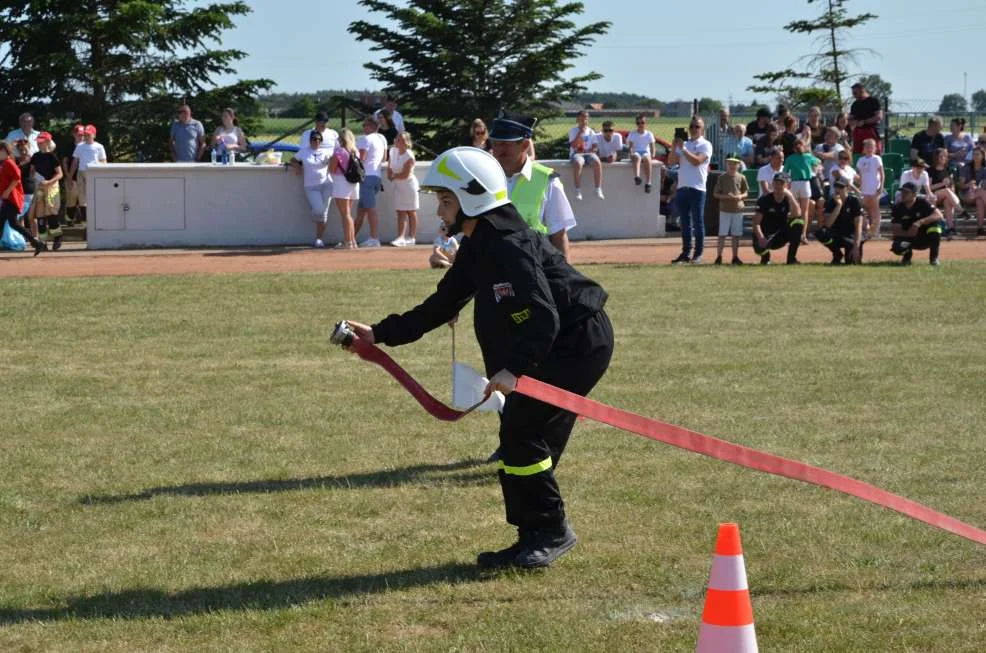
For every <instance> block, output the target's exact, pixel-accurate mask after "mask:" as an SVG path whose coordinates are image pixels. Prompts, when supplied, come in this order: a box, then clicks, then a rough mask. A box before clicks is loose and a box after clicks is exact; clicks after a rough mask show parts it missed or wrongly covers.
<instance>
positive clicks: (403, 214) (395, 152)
mask: <svg viewBox="0 0 986 653" xmlns="http://www.w3.org/2000/svg"><path fill="white" fill-rule="evenodd" d="M387 179H389V180H390V181H391V182H393V184H394V209H395V210H396V211H397V238H396V239H394V240H392V241H391V243H390V244H391V245H393V246H394V247H408V246H410V245H414V244H415V243H416V242H417V233H418V209H419V208H420V203H419V200H418V179H417V177H415V176H414V152H412V151H411V135H410V134H409V133H407V132H401V133H399V134H398V135H397V138H396V139H395V140H394V147H392V148H391V149H390V167H389V168H387Z"/></svg>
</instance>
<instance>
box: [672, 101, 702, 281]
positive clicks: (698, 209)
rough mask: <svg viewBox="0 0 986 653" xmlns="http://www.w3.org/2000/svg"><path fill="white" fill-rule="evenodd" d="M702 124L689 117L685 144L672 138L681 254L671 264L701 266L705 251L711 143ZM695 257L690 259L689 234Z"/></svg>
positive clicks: (697, 118)
mask: <svg viewBox="0 0 986 653" xmlns="http://www.w3.org/2000/svg"><path fill="white" fill-rule="evenodd" d="M704 129H705V121H704V120H702V117H701V116H697V115H696V116H692V119H691V122H690V123H689V124H688V140H683V139H682V138H679V137H677V136H676V137H675V139H674V144H673V145H672V149H671V153H670V156H669V162H670V163H671V164H672V165H674V164H675V163H678V164H679V165H678V192H677V194H676V195H675V203H676V204H677V205H678V213H679V214H680V216H681V254H679V255H678V258H676V259H674V260H673V261H672V263H674V264H678V263H696V264H698V263H701V262H702V252H703V251H704V249H705V182H706V180H707V179H708V176H709V161H710V160H711V159H712V143H710V142H709V141H708V140H707V139H706V138H704V137H703V136H702V132H703V130H704ZM693 231H694V233H695V256H694V257H692V256H691V254H692V232H693Z"/></svg>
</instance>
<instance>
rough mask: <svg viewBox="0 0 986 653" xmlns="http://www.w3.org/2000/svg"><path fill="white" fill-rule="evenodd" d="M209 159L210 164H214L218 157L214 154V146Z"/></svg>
mask: <svg viewBox="0 0 986 653" xmlns="http://www.w3.org/2000/svg"><path fill="white" fill-rule="evenodd" d="M211 159H212V165H216V162H217V159H218V157H217V155H216V148H212V157H211Z"/></svg>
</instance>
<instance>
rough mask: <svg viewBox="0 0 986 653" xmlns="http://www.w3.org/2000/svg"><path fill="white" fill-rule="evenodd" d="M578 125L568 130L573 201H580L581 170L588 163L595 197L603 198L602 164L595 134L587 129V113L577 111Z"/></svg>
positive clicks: (590, 129) (589, 128)
mask: <svg viewBox="0 0 986 653" xmlns="http://www.w3.org/2000/svg"><path fill="white" fill-rule="evenodd" d="M575 120H576V122H577V123H578V124H577V125H576V126H575V127H572V128H571V129H569V130H568V156H569V157H570V159H571V161H572V166H573V168H572V172H573V174H574V176H575V199H577V200H581V199H582V168H583V167H584V166H585V164H586V162H587V161H588V162H589V164H590V165H591V166H592V178H593V181H595V184H596V197H598V198H599V199H601V200H602V199H606V198H605V197H603V188H602V186H603V164H602V162H601V161H600V160H599V154H598V147H597V145H596V132H595V131H593V130H592V128H591V127H589V112H588V111H585V110H582V111H579V114H578V116H576V118H575Z"/></svg>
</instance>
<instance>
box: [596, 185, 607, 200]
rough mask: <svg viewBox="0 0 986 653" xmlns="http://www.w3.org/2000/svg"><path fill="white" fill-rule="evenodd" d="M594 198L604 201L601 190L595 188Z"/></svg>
mask: <svg viewBox="0 0 986 653" xmlns="http://www.w3.org/2000/svg"><path fill="white" fill-rule="evenodd" d="M596 197H598V198H599V199H601V200H604V199H606V198H605V197H603V189H602V188H597V189H596Z"/></svg>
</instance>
